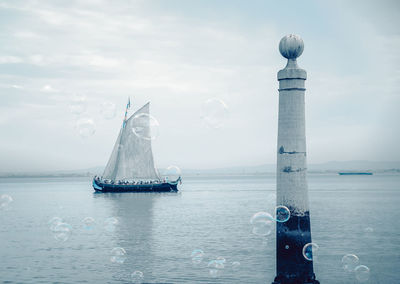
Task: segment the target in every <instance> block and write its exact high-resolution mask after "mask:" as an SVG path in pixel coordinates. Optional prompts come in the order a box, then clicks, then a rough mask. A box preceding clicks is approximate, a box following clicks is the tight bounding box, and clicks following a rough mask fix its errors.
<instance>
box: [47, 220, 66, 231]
mask: <svg viewBox="0 0 400 284" xmlns="http://www.w3.org/2000/svg"><path fill="white" fill-rule="evenodd" d="M61 223H63V220H62V219H61V218H60V217H53V218H51V219H50V220H49V222H48V224H49V227H50V230H51V231H54V230H55V228H56V226H57V225H58V224H61Z"/></svg>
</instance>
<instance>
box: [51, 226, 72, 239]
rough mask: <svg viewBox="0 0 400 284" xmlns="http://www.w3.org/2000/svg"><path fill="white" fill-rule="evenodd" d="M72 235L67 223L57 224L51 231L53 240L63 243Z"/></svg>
mask: <svg viewBox="0 0 400 284" xmlns="http://www.w3.org/2000/svg"><path fill="white" fill-rule="evenodd" d="M71 233H72V227H71V225H69V224H67V223H59V224H58V225H57V226H55V228H54V231H53V236H54V238H55V239H56V240H57V241H59V242H65V241H67V240H68V239H69V237H70V236H71Z"/></svg>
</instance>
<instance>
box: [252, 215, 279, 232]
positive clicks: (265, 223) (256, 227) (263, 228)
mask: <svg viewBox="0 0 400 284" xmlns="http://www.w3.org/2000/svg"><path fill="white" fill-rule="evenodd" d="M272 220H273V218H272V216H271V214H269V213H267V212H258V213H256V214H254V215H253V217H251V219H250V224H252V225H253V231H252V232H253V234H255V235H258V236H267V235H269V234H271V232H272V228H273V225H274V222H273V221H272Z"/></svg>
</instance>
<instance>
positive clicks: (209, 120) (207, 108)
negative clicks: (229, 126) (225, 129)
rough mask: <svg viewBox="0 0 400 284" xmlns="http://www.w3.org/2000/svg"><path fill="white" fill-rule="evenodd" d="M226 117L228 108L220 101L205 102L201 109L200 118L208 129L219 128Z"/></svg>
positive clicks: (215, 99)
mask: <svg viewBox="0 0 400 284" xmlns="http://www.w3.org/2000/svg"><path fill="white" fill-rule="evenodd" d="M227 117H228V106H227V105H226V103H225V102H224V101H222V100H220V99H217V98H212V99H208V100H206V101H205V102H204V103H203V105H202V109H201V118H202V119H203V121H204V122H205V124H206V125H207V126H208V127H211V128H220V127H221V126H223V125H224V123H225V121H226V119H227Z"/></svg>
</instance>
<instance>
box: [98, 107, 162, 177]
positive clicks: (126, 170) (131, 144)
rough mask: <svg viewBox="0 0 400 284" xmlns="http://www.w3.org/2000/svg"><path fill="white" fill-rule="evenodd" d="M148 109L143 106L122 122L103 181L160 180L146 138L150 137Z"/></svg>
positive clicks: (149, 143)
mask: <svg viewBox="0 0 400 284" xmlns="http://www.w3.org/2000/svg"><path fill="white" fill-rule="evenodd" d="M149 109H150V103H147V104H145V105H144V106H143V107H142V108H141V109H139V110H138V111H136V112H135V113H134V114H133V115H132V116H131V117H130V118H129V119H128V120H127V121H126V122H125V123H124V126H123V127H122V129H121V131H120V133H119V135H118V138H117V141H116V142H115V145H114V149H113V151H112V153H111V156H110V159H109V161H108V163H107V166H106V168H105V170H104V173H103V179H110V180H155V179H160V176H159V174H158V172H157V170H156V169H155V167H154V160H153V152H152V149H151V140H150V139H146V138H147V137H150V117H149ZM133 129H140V134H141V136H140V137H139V136H137V135H136V134H135V133H134V131H133ZM143 137H144V138H143Z"/></svg>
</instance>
